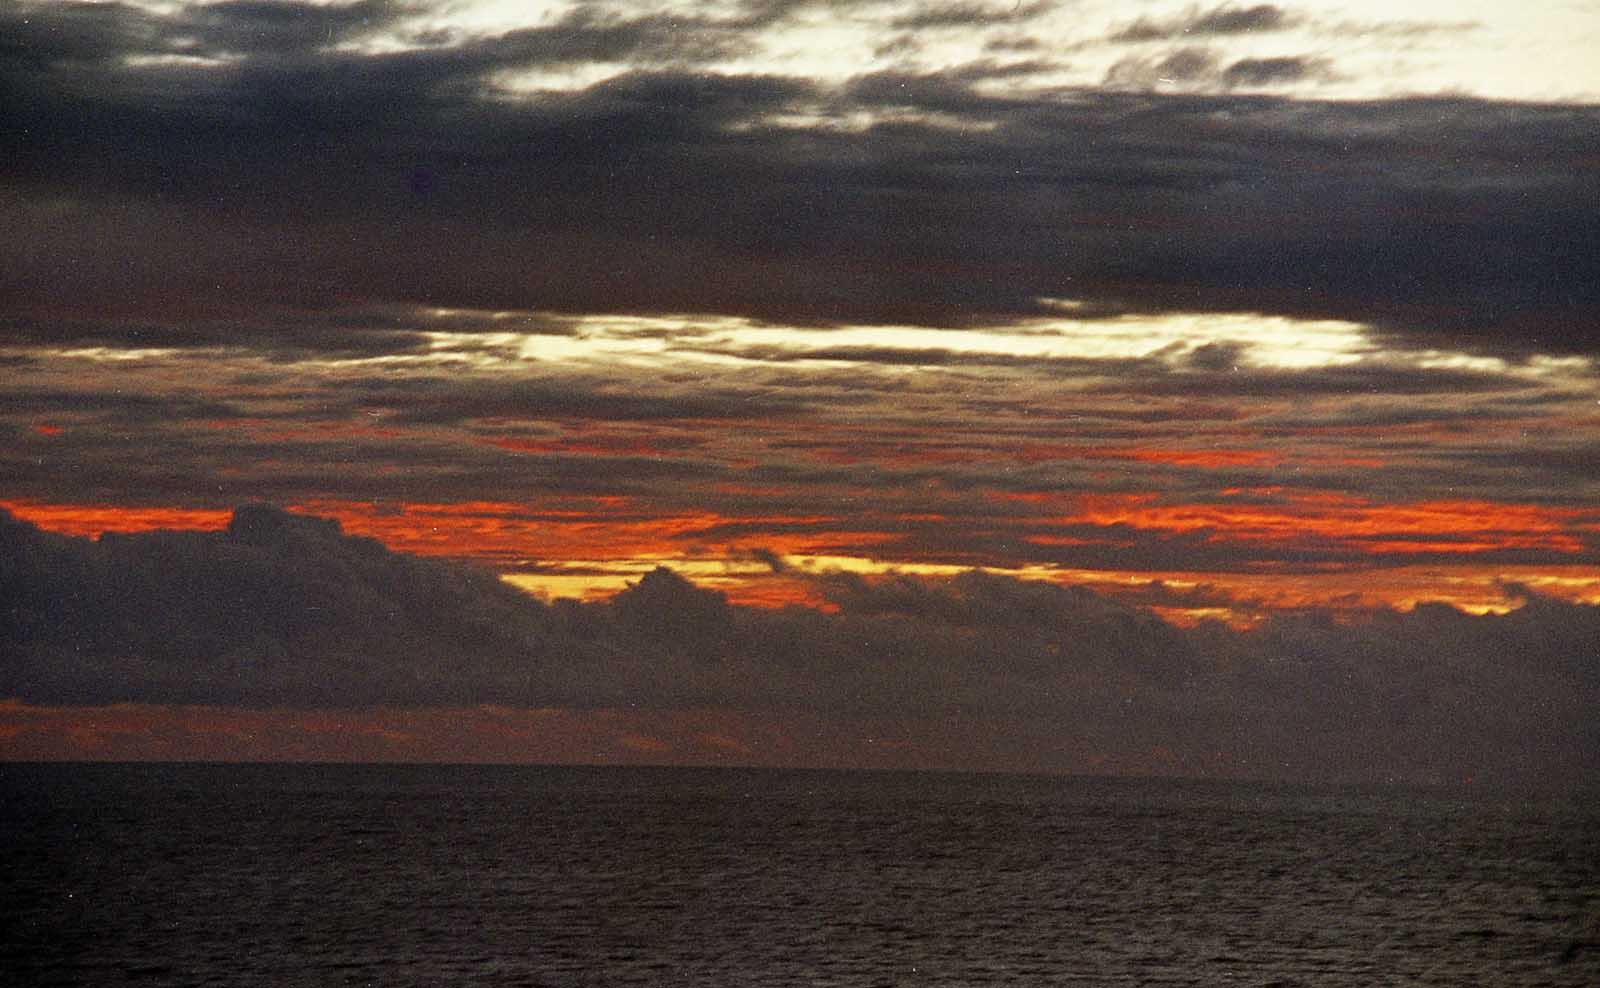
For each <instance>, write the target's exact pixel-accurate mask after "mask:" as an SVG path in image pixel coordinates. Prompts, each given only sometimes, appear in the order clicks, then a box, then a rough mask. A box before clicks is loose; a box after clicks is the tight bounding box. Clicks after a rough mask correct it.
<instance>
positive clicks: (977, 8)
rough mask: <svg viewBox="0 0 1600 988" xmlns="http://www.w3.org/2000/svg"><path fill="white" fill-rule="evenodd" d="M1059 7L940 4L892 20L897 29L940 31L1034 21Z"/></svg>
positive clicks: (1036, 4) (1051, 4) (1040, 4)
mask: <svg viewBox="0 0 1600 988" xmlns="http://www.w3.org/2000/svg"><path fill="white" fill-rule="evenodd" d="M1054 7H1055V4H1054V3H1052V2H1049V0H1045V2H1040V3H1027V4H1024V3H1020V2H1019V3H1011V4H1001V3H992V4H991V3H939V4H919V5H917V7H916V12H915V13H912V14H907V15H905V16H903V17H898V18H896V19H895V20H893V21H891V22H890V24H891V26H893V27H896V28H900V29H902V30H907V31H924V30H938V29H942V28H973V27H989V26H991V25H995V24H1013V23H1017V22H1019V21H1031V20H1033V19H1034V18H1036V17H1038V16H1039V15H1040V14H1044V13H1047V12H1049V11H1050V10H1051V9H1053V8H1054Z"/></svg>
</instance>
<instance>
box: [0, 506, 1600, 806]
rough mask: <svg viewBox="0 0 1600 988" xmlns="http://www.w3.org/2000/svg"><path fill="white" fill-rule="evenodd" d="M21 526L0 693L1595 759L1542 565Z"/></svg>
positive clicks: (1320, 774) (1425, 757)
mask: <svg viewBox="0 0 1600 988" xmlns="http://www.w3.org/2000/svg"><path fill="white" fill-rule="evenodd" d="M0 551H3V557H0V581H3V584H4V585H3V586H0V590H3V599H5V600H6V601H7V605H6V608H5V610H4V612H3V613H0V621H3V622H4V623H3V625H0V641H4V642H5V643H6V645H7V648H6V650H5V654H6V661H5V665H4V668H3V680H0V695H4V696H8V697H13V698H17V699H20V700H23V701H26V702H28V703H34V704H43V705H50V704H104V703H113V702H135V703H143V704H191V705H223V706H235V707H252V708H256V707H282V706H290V707H314V708H324V709H326V708H370V707H374V706H388V707H396V706H400V707H407V706H409V707H463V706H470V705H480V704H493V705H504V706H511V707H540V708H548V707H561V708H567V709H569V710H583V709H596V710H602V709H603V710H634V711H645V712H648V711H659V712H670V711H707V710H723V711H727V712H728V715H729V716H730V717H731V718H733V719H734V720H733V721H730V722H743V721H745V720H748V719H750V718H755V719H757V720H759V719H761V718H762V717H769V718H770V719H771V720H772V721H773V723H783V722H784V721H785V718H794V717H804V718H813V719H815V718H818V717H820V718H823V719H824V720H826V721H827V722H828V723H830V724H832V725H833V727H832V728H831V729H834V730H848V729H849V728H848V726H847V725H850V724H852V723H857V724H879V725H881V724H883V723H886V722H887V723H894V722H901V723H903V724H907V725H915V724H924V725H926V724H937V723H940V722H947V723H950V724H955V723H967V724H974V723H991V724H1000V723H1005V724H1007V725H1011V726H1010V727H1008V728H1006V730H1005V731H1003V732H1001V733H1002V734H1004V735H1005V736H1009V737H1011V738H1013V739H1014V738H1015V737H1017V736H1029V737H1035V738H1047V739H1050V742H1049V743H1050V744H1052V745H1054V746H1057V748H1058V749H1059V752H1060V755H1059V760H1058V761H1057V762H1056V763H1055V765H1054V767H1055V768H1057V769H1067V770H1071V769H1078V770H1082V769H1084V767H1085V765H1086V764H1088V763H1086V762H1084V761H1083V759H1084V757H1086V756H1085V753H1086V752H1099V753H1102V757H1104V753H1108V752H1109V753H1116V752H1144V751H1150V750H1153V749H1160V750H1163V751H1166V752H1168V753H1170V761H1171V764H1170V765H1169V768H1170V769H1171V770H1175V771H1190V772H1214V773H1222V774H1234V775H1254V776H1266V777H1289V778H1347V779H1348V778H1357V779H1367V780H1383V779H1389V778H1405V779H1414V780H1415V779H1431V780H1440V779H1456V778H1459V777H1461V776H1463V775H1475V776H1478V777H1481V778H1484V779H1486V780H1489V779H1494V780H1498V781H1501V782H1507V783H1518V784H1521V783H1530V782H1539V783H1541V784H1561V783H1564V782H1571V781H1574V780H1577V779H1580V778H1582V777H1583V775H1584V773H1592V772H1593V771H1594V770H1595V769H1596V768H1597V767H1600V737H1597V733H1596V730H1595V727H1594V724H1593V720H1592V717H1591V716H1590V714H1591V712H1592V710H1593V709H1594V704H1595V702H1596V701H1597V700H1600V666H1597V665H1596V656H1597V655H1600V608H1596V607H1591V606H1582V605H1572V604H1566V603H1561V602H1558V601H1554V600H1550V599H1547V598H1543V597H1539V596H1537V595H1534V594H1531V593H1528V592H1526V591H1522V592H1521V593H1522V596H1523V597H1524V600H1525V602H1524V604H1523V606H1522V607H1521V608H1520V609H1518V610H1515V611H1513V612H1511V613H1509V614H1505V615H1501V616H1494V615H1489V616H1483V617H1473V616H1470V615H1467V614H1463V613H1461V612H1459V611H1456V610H1454V609H1451V608H1447V607H1442V606H1426V607H1419V608H1417V609H1415V610H1413V611H1411V612H1408V613H1399V612H1392V611H1385V612H1379V613H1375V614H1371V615H1369V616H1367V617H1366V618H1365V619H1362V620H1356V621H1339V622H1336V621H1333V620H1331V619H1330V618H1329V617H1327V616H1326V615H1323V614H1319V613H1315V612H1306V613H1303V614H1299V615H1282V616H1279V617H1276V618H1274V619H1272V620H1270V621H1268V622H1266V623H1264V624H1262V625H1260V626H1258V627H1257V628H1255V629H1254V630H1251V631H1237V630H1231V629H1228V628H1227V627H1225V626H1222V625H1215V624H1201V625H1198V626H1195V627H1192V628H1188V629H1183V628H1178V627H1174V626H1172V625H1169V624H1167V623H1165V622H1163V621H1161V620H1160V619H1158V618H1157V617H1155V616H1154V615H1153V614H1152V613H1150V612H1149V611H1147V610H1145V609H1144V608H1143V607H1141V606H1138V605H1132V604H1128V603H1119V602H1116V601H1113V600H1111V599H1108V598H1106V597H1104V596H1102V595H1100V594H1097V593H1095V592H1093V591H1090V590H1087V589H1083V588H1075V587H1058V586H1053V585H1048V584H1041V583H1032V582H1026V581H1018V580H1013V579H1008V578H1003V577H998V576H993V575H987V574H984V573H981V572H968V573H966V574H963V575H961V576H958V577H956V578H954V579H941V580H933V579H919V578H913V577H909V576H896V577H890V578H885V579H876V580H866V579H863V578H860V577H854V576H848V575H831V576H821V577H818V579H819V581H820V590H821V592H822V593H823V594H824V596H825V597H826V598H827V599H828V600H829V601H830V602H831V605H832V608H833V610H832V611H831V612H823V611H818V610H812V609H808V608H790V609H787V610H782V611H768V610H761V609H754V608H746V607H738V606H733V605H730V604H728V602H727V601H726V600H725V599H724V598H723V597H722V596H721V595H720V594H717V593H714V592H712V591H709V590H706V589H703V588H700V587H696V586H694V585H693V584H691V583H689V582H688V581H686V580H684V579H682V578H681V577H679V576H677V575H675V574H673V573H671V572H670V571H667V570H658V571H655V572H652V573H650V574H648V575H646V576H645V577H644V578H643V579H641V580H639V581H638V582H637V583H636V584H635V585H634V586H633V587H632V588H631V589H629V590H627V591H625V592H623V593H622V594H619V595H618V596H616V597H615V598H613V599H612V600H611V601H609V602H607V603H597V604H578V603H576V602H573V601H561V602H557V603H555V604H546V603H541V602H539V601H537V600H534V599H532V598H529V597H526V596H524V595H522V594H520V593H517V592H515V591H512V590H510V589H509V588H507V587H505V586H503V585H501V584H500V583H498V582H497V581H496V580H495V579H494V578H493V577H491V576H490V575H488V574H486V573H483V572H481V571H475V570H473V569H470V568H464V567H462V566H459V565H456V564H449V563H443V562H437V561H426V560H420V559H417V558H414V557H409V556H406V555H403V554H396V553H391V552H388V551H386V550H384V549H383V548H382V547H381V546H379V545H377V544H375V543H373V542H371V541H369V540H365V539H359V538H353V537H350V536H345V535H343V534H341V533H340V532H339V530H338V527H337V525H335V524H334V523H332V522H328V521H324V520H320V519H315V518H307V517H301V516H293V515H286V514H284V513H282V512H280V511H278V510H276V509H272V508H265V507H256V508H247V509H240V510H238V511H237V512H235V514H234V516H233V520H232V522H231V524H230V525H229V527H228V529H227V530H226V531H225V532H219V533H207V534H199V533H173V532H153V533H148V534H145V535H140V536H130V537H106V538H103V539H101V540H100V541H98V542H89V541H87V540H81V539H72V538H65V537H59V536H51V535H49V534H47V533H42V532H40V531H38V530H37V529H34V528H32V527H31V526H28V525H26V524H24V523H20V522H17V521H15V520H13V519H10V518H6V519H5V520H4V525H3V527H0ZM979 733H980V734H981V733H982V732H979ZM733 740H736V739H733ZM995 743H1000V742H998V741H996V742H995ZM927 755H928V757H930V758H937V753H936V752H928V753H927ZM1046 761H1047V762H1048V761H1049V760H1048V759H1046Z"/></svg>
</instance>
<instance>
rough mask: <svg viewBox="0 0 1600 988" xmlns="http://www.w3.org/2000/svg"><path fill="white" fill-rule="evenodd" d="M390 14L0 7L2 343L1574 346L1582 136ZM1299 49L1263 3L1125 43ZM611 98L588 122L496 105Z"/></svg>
mask: <svg viewBox="0 0 1600 988" xmlns="http://www.w3.org/2000/svg"><path fill="white" fill-rule="evenodd" d="M406 10H407V8H405V7H402V6H388V5H385V6H383V7H378V8H371V9H368V8H367V6H366V5H355V6H350V7H324V6H309V5H308V6H307V7H305V9H300V8H299V7H297V6H294V5H287V6H284V7H282V8H281V9H280V8H273V12H272V13H270V14H269V13H266V12H264V11H263V10H262V9H261V8H259V6H258V5H249V4H247V5H230V4H213V5H208V6H205V7H203V8H181V9H180V11H179V12H178V13H172V14H165V15H163V14H157V13H153V12H149V11H145V10H143V9H141V8H137V7H132V6H125V5H117V4H104V5H100V4H96V5H84V4H46V5H34V4H22V5H17V6H14V7H12V8H10V9H9V10H8V11H7V12H6V14H4V15H3V16H4V18H5V22H4V23H3V24H0V29H3V30H0V33H3V34H4V35H5V36H6V37H7V38H8V39H11V40H9V41H8V43H7V44H6V45H5V46H4V47H3V48H0V86H3V87H4V88H5V89H6V91H8V92H11V93H13V94H17V97H18V98H15V99H11V100H8V101H7V103H6V108H5V110H4V111H0V112H3V116H0V125H3V126H0V133H3V134H5V135H7V136H5V137H3V138H0V142H3V143H0V149H3V152H4V154H3V159H4V160H5V161H6V162H7V164H6V165H5V166H4V171H3V173H0V181H3V182H4V183H5V186H6V188H7V189H8V190H9V194H8V195H7V197H6V198H5V200H4V202H3V204H0V209H3V213H0V219H3V221H4V223H5V225H6V227H7V229H9V230H11V231H12V236H10V237H8V238H7V245H6V246H5V247H3V248H0V249H3V250H4V252H5V253H4V255H0V256H4V258H5V263H4V265H0V270H4V271H5V272H6V274H5V276H4V281H3V285H0V287H3V290H4V291H3V294H4V295H5V296H6V297H8V298H10V299H11V300H12V301H11V302H10V303H9V305H8V306H7V308H8V310H9V313H8V314H9V315H10V316H11V317H12V318H13V319H15V318H17V317H26V318H27V319H28V320H33V321H32V322H24V323H13V324H12V325H13V326H20V327H21V330H22V331H23V332H30V330H28V329H27V327H28V326H30V325H38V323H37V320H39V319H41V318H43V319H46V320H47V322H46V325H48V326H51V327H55V326H57V325H58V323H57V322H56V321H57V320H59V319H60V318H61V317H62V316H63V315H66V314H67V313H64V312H62V305H61V303H62V300H64V299H65V300H69V302H68V306H67V307H68V308H69V309H78V310H80V311H82V310H92V311H96V312H100V313H105V312H118V313H120V314H121V315H122V316H124V317H128V318H134V319H142V320H146V321H148V319H150V318H151V317H156V316H159V317H162V318H170V316H171V315H172V307H173V299H175V298H178V299H182V302H181V306H182V308H184V309H186V310H188V311H189V312H190V313H200V314H206V315H208V316H210V317H217V316H222V317H227V316H229V315H232V314H237V313H239V312H240V311H241V308H242V307H252V306H260V305H264V304H271V305H277V306H284V305H288V306H291V307H310V308H320V307H326V306H328V305H331V304H333V303H335V302H339V301H350V300H352V299H354V300H360V301H364V302H371V303H428V304H440V305H451V306H463V307H478V308H490V309H496V308H521V309H529V308H536V309H543V310H565V311H589V312H593V311H612V312H617V311H631V312H641V311H654V312H685V311H689V312H717V313H736V314H745V315H753V316H759V317H761V318H765V319H776V320H787V321H795V320H799V321H820V322H824V323H834V322H857V323H859V322H911V323H918V324H926V325H952V324H956V325H961V324H970V323H972V322H973V321H975V320H1015V319H1022V318H1027V317H1030V316H1037V315H1039V314H1041V312H1042V311H1043V302H1042V300H1044V299H1050V298H1073V299H1078V300H1080V301H1082V302H1085V303H1089V304H1092V305H1094V306H1098V307H1104V308H1108V309H1111V310H1116V311H1128V312H1161V311H1173V310H1183V311H1198V312H1235V313H1237V312H1258V313H1275V314H1281V315H1288V316H1295V317H1312V318H1341V319H1349V320H1353V321H1357V322H1361V323H1366V324H1370V325H1372V326H1376V327H1380V328H1382V329H1383V330H1385V331H1387V332H1390V333H1392V334H1394V338H1395V339H1396V340H1397V341H1402V342H1405V343H1407V344H1408V345H1419V346H1420V345H1428V346H1432V345H1438V344H1440V343H1441V342H1444V343H1448V344H1449V345H1452V346H1459V347H1467V348H1479V349H1494V350H1508V351H1514V352H1537V351H1542V352H1557V353H1571V352H1574V351H1580V352H1588V351H1592V350H1593V348H1594V347H1595V346H1596V344H1597V343H1600V337H1597V336H1596V335H1595V333H1596V331H1595V329H1594V327H1595V326H1596V325H1600V318H1597V313H1600V296H1597V295H1596V288H1595V286H1596V285H1600V271H1597V270H1596V268H1595V263H1596V261H1595V252H1594V251H1592V250H1587V249H1585V246H1584V245H1586V244H1589V243H1592V242H1593V241H1594V240H1595V239H1596V238H1597V236H1600V226H1597V225H1596V224H1597V221H1596V219H1595V217H1596V216H1600V186H1597V184H1596V182H1595V180H1594V178H1593V175H1594V169H1593V168H1591V167H1589V166H1588V163H1589V162H1591V161H1592V160H1593V159H1594V157H1595V155H1596V153H1597V151H1600V144H1597V138H1596V137H1595V135H1596V134H1597V133H1600V126H1597V124H1600V120H1597V117H1596V111H1595V110H1594V108H1593V107H1592V106H1583V105H1571V104H1548V105H1539V104H1508V103H1494V102H1487V101H1483V100H1474V99H1467V98H1448V97H1436V98H1427V99H1373V100H1366V101H1358V102H1316V101H1310V100H1288V99H1283V98H1277V97H1272V96H1265V95H1261V94H1258V93H1253V94H1251V95H1230V94H1229V91H1230V90H1232V89H1236V88H1239V87H1241V86H1244V87H1247V88H1259V87H1260V86H1263V85H1266V86H1270V85H1272V84H1275V83H1280V82H1292V81H1296V80H1302V79H1307V78H1311V77H1314V76H1316V75H1317V74H1319V73H1323V72H1325V71H1327V67H1326V66H1325V65H1324V64H1323V63H1322V62H1321V61H1320V60H1319V58H1318V57H1316V56H1311V55H1300V54H1288V55H1275V56H1270V57H1255V56H1252V57H1244V58H1231V59H1229V58H1219V57H1217V56H1215V55H1213V54H1212V53H1210V52H1207V51H1205V50H1202V49H1185V50H1183V51H1179V52H1176V53H1173V52H1167V53H1155V54H1150V55H1138V56H1129V57H1130V58H1133V59H1135V61H1133V62H1129V63H1126V65H1125V66H1124V67H1123V68H1120V69H1117V70H1114V71H1113V72H1112V80H1111V81H1112V82H1117V81H1118V80H1119V79H1120V80H1121V81H1123V82H1128V83H1137V84H1139V85H1143V84H1145V83H1152V84H1153V80H1156V79H1159V78H1172V79H1177V80H1179V81H1183V80H1189V81H1196V80H1201V79H1208V80H1211V82H1212V83H1214V84H1215V86H1216V87H1217V92H1216V93H1215V94H1194V93H1190V94H1187V95H1171V96H1163V95H1156V94H1150V93H1143V92H1112V91H1093V90H1088V89H1085V90H1081V91H1067V92H1061V91H1042V92H1037V93H1036V92H1034V91H1033V90H1031V89H1028V90H1022V91H1021V92H1020V93H1019V94H1017V95H999V94H998V91H997V90H996V89H995V87H993V86H990V85H986V83H988V82H991V81H994V80H1000V79H1006V78H1009V77H1010V76H1011V75H1013V74H1015V73H1016V72H1018V71H1022V69H1019V68H1018V66H1017V65H1010V66H1005V65H993V64H988V63H983V62H981V61H980V62H974V63H971V64H969V65H966V66H962V67H957V68H952V69H946V70H938V71H928V70H922V69H915V68H893V69H888V70H880V71H870V72H862V73H859V74H857V75H855V76H853V77H851V78H850V79H849V80H847V81H846V82H845V83H844V84H842V85H836V84H833V83H825V82H822V81H819V80H817V79H814V78H810V77H806V76H803V75H779V74H766V75H756V74H729V73H723V72H718V71H706V70H704V69H703V68H700V65H702V64H704V63H706V62H708V61H712V60H714V59H716V58H718V57H722V56H723V55H724V54H725V53H726V52H727V51H728V50H730V49H737V48H738V47H739V44H740V41H739V39H740V37H741V36H742V35H741V32H742V31H746V30H752V29H754V28H753V27H752V25H758V24H759V21H747V20H739V19H732V20H721V21H718V20H712V19H705V18H701V19H695V18H688V19H686V20H685V19H672V20H668V19H661V18H656V17H653V16H646V17H638V18H632V19H628V18H617V17H605V18H585V17H583V16H579V15H573V16H569V17H566V18H565V19H562V20H560V21H559V22H557V23H554V24H549V25H545V26H539V27H530V28H524V29H520V30H513V31H508V32H506V33H503V34H498V35H491V36H482V37H479V36H474V37H471V38H468V37H464V36H463V37H453V38H449V39H446V40H436V42H435V43H431V44H421V43H417V42H413V44H412V45H411V46H410V47H406V48H404V49H403V50H398V51H388V52H385V51H367V50H364V49H362V48H361V47H360V44H359V42H360V41H361V39H362V38H363V37H365V36H367V35H368V34H371V33H374V32H379V31H381V30H387V29H390V28H391V27H393V25H391V24H389V23H388V21H389V20H392V19H395V18H399V17H401V15H403V14H404V13H405V12H406ZM922 16H923V18H924V19H927V18H928V17H935V18H936V19H943V20H944V21H954V20H961V19H963V18H966V17H968V16H977V15H976V14H973V13H972V11H971V10H969V9H968V7H967V6H956V7H949V8H942V9H941V10H940V11H939V12H937V14H924V15H922ZM1288 20H1289V18H1288V15H1286V14H1284V13H1283V12H1282V11H1280V10H1279V9H1278V8H1276V7H1272V6H1268V5H1261V6H1256V7H1249V8H1219V9H1217V10H1213V11H1209V12H1201V13H1198V14H1196V15H1195V16H1194V18H1193V19H1192V21H1186V22H1184V23H1181V24H1180V23H1177V22H1173V23H1170V24H1169V23H1165V22H1163V23H1161V24H1148V23H1145V22H1139V23H1137V24H1135V25H1134V27H1130V28H1128V31H1135V32H1137V33H1139V34H1140V36H1141V37H1144V36H1146V35H1150V36H1152V37H1153V36H1154V35H1155V34H1162V33H1165V34H1172V33H1176V34H1179V35H1184V32H1187V35H1184V36H1186V37H1218V36H1232V35H1236V34H1240V33H1244V32H1248V31H1250V30H1266V29H1270V28H1273V27H1276V26H1280V25H1282V24H1284V23H1286V22H1287V21H1288ZM617 63H622V64H624V65H626V66H628V70H627V71H624V72H621V73H620V74H612V75H610V76H608V77H607V78H604V79H603V80H601V81H599V82H596V83H594V84H592V85H588V86H580V87H577V88H568V89H562V90H554V89H545V90H542V91H536V92H533V93H521V94H519V93H511V92H506V91H504V90H503V88H500V87H499V85H498V83H497V82H496V80H499V79H502V77H503V76H504V75H505V74H506V73H515V72H528V71H533V70H545V69H552V70H553V69H557V68H561V67H571V66H574V65H598V64H607V65H615V64H617ZM1024 68H1025V66H1024ZM706 272H715V275H714V276H713V277H706V276H705V274H706ZM236 328H237V333H236V335H235V337H234V342H237V343H240V344H243V345H250V344H252V342H254V341H255V337H256V335H257V332H256V330H254V329H253V328H252V326H251V325H250V324H249V323H248V322H240V323H238V324H237V327H236ZM43 331H44V332H50V333H56V334H59V333H61V332H63V330H62V329H60V328H49V329H46V330H43ZM126 332H127V333H128V335H129V336H130V337H135V336H136V333H135V331H134V329H133V328H132V327H130V328H128V329H127V330H126ZM168 335H170V333H169V334H168ZM383 338H384V337H380V339H383ZM277 339H278V337H276V336H275V334H266V338H265V339H263V340H261V343H262V344H263V345H276V342H277ZM387 339H388V340H389V341H390V342H391V343H392V344H393V345H404V342H405V340H404V337H403V336H401V337H396V336H390V337H387Z"/></svg>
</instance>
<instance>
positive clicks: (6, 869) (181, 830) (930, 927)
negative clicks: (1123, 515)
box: [0, 765, 1600, 988]
mask: <svg viewBox="0 0 1600 988" xmlns="http://www.w3.org/2000/svg"><path fill="white" fill-rule="evenodd" d="M0 799H3V804H0V828H3V835H4V842H3V857H0V982H3V983H4V984H6V985H16V986H31V985H93V986H114V985H124V984H140V985H219V986H220V985H226V986H246V988H248V986H269V985H270V986H297V985H316V986H323V985H373V986H394V985H398V986H406V985H437V986H447V985H538V986H572V985H607V986H610V985H674V986H698V985H704V986H712V988H741V986H760V985H772V986H780V985H781V986H790V985H794V986H801V985H819V986H820V985H826V986H841V988H844V986H850V988H855V986H897V985H962V986H968V985H973V986H975V985H1307V986H1333V985H1339V986H1344V985H1348V986H1361V988H1369V986H1378V985H1441V986H1446V985H1447V986H1452V988H1461V986H1477V985H1482V986H1501V988H1512V986H1532V985H1562V986H1568V985H1570V986H1582V988H1593V986H1595V985H1600V808H1597V807H1595V806H1593V805H1587V804H1585V803H1583V802H1580V801H1574V800H1567V801H1562V800H1556V801H1529V800H1507V799H1493V798H1481V797H1478V796H1476V795H1471V794H1468V793H1466V792H1445V791H1418V790H1407V789H1314V788H1296V787H1286V786H1263V785H1248V784H1232V783H1210V782H1205V783H1202V782H1175V781H1150V780H1136V781H1130V780H1106V779H1061V778H1043V777H1025V776H996V775H959V774H909V773H908V774H900V773H848V772H791V771H764V770H763V771H756V770H735V769H706V770H683V769H623V768H545V767H521V766H518V767H503V766H496V767H485V766H472V767H468V766H448V767H445V766H398V767H397V766H348V765H341V766H331V765H323V766H315V765H0Z"/></svg>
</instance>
